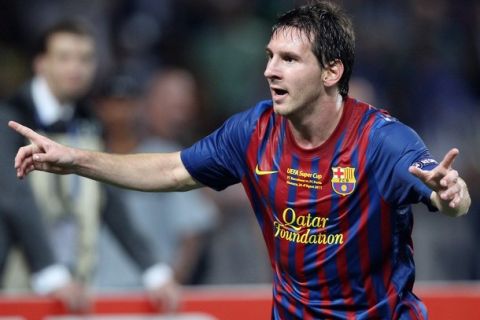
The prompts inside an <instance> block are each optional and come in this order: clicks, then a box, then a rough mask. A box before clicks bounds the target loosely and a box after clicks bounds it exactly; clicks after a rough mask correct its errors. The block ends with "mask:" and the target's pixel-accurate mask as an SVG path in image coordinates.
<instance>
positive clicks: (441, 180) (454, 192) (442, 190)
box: [409, 149, 471, 217]
mask: <svg viewBox="0 0 480 320" xmlns="http://www.w3.org/2000/svg"><path fill="white" fill-rule="evenodd" d="M458 154H459V151H458V149H451V150H450V151H449V152H447V154H446V155H445V157H444V158H443V160H442V162H440V164H439V165H438V166H437V167H436V168H435V169H433V170H431V171H425V170H421V169H420V168H416V167H410V169H409V170H410V172H411V173H412V174H413V175H415V176H416V177H417V178H418V179H420V180H421V181H422V182H423V183H424V184H425V185H426V186H427V187H429V188H430V189H431V190H432V194H431V195H430V200H431V201H432V203H433V205H435V206H436V207H437V208H438V210H440V211H441V212H442V213H444V214H446V215H449V216H453V217H457V216H461V215H464V214H466V213H467V211H468V209H469V208H470V204H471V199H470V194H469V193H468V188H467V184H466V183H465V181H464V180H463V179H462V178H460V177H459V175H458V172H457V171H456V170H454V169H452V163H453V160H455V158H456V157H457V155H458Z"/></svg>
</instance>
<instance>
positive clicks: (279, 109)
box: [273, 102, 291, 116]
mask: <svg viewBox="0 0 480 320" xmlns="http://www.w3.org/2000/svg"><path fill="white" fill-rule="evenodd" d="M273 111H274V112H275V113H276V114H278V115H281V116H287V115H289V114H290V113H291V110H290V108H289V107H288V106H286V105H284V104H280V105H279V104H276V103H275V102H273Z"/></svg>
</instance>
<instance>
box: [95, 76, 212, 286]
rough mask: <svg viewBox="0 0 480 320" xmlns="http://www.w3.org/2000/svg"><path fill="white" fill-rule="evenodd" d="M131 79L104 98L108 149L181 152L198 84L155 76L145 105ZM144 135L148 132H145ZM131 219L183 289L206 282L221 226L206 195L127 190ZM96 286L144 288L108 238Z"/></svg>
mask: <svg viewBox="0 0 480 320" xmlns="http://www.w3.org/2000/svg"><path fill="white" fill-rule="evenodd" d="M138 97H139V90H138V88H137V87H136V84H135V82H134V80H133V79H132V78H129V77H126V76H119V77H116V78H115V80H114V81H112V82H110V83H109V85H107V89H106V90H104V91H103V92H102V93H101V97H100V99H99V103H98V109H97V110H98V114H99V117H100V119H101V120H102V122H103V124H104V127H105V141H106V142H107V148H108V150H109V151H111V152H114V153H131V152H136V153H137V152H139V153H147V152H170V151H177V150H179V149H181V146H180V145H179V141H184V140H185V139H186V138H187V139H188V135H189V134H190V133H191V132H192V131H193V130H192V129H193V128H192V125H193V123H194V120H195V119H196V117H197V116H198V107H199V105H198V103H199V102H198V92H197V84H196V82H195V79H194V78H193V76H192V75H191V74H190V73H189V72H188V71H186V70H183V69H178V68H171V69H170V68H168V69H165V70H162V71H159V72H156V73H155V74H154V76H153V78H152V80H151V81H150V83H149V85H148V88H147V92H146V93H145V99H144V101H142V102H143V104H142V105H139V99H138ZM141 129H143V130H141ZM122 194H123V196H122V197H123V198H124V199H125V200H126V203H127V204H128V208H129V209H130V210H129V211H130V218H131V219H132V221H133V222H134V223H135V224H136V225H137V226H138V228H139V229H140V230H142V233H143V234H146V235H148V237H149V238H150V239H153V240H154V241H153V243H152V246H153V248H154V250H155V253H156V254H157V255H158V256H159V257H161V260H162V261H166V262H168V263H169V264H170V265H172V266H173V269H174V272H175V275H176V276H177V279H178V280H179V281H180V282H181V283H184V284H197V283H200V282H203V280H204V274H205V271H206V270H205V268H206V267H207V266H206V265H205V263H206V262H207V261H206V260H205V258H207V255H206V249H207V247H206V246H207V243H208V241H207V240H208V236H209V234H210V233H211V232H212V230H213V227H214V226H215V224H216V220H217V208H216V207H215V205H214V204H213V203H212V201H211V200H209V199H208V198H207V197H206V196H205V195H204V194H203V192H202V191H199V190H196V191H190V192H188V193H160V194H159V193H145V192H136V191H127V190H122ZM101 252H102V255H101V259H102V260H101V263H100V268H99V270H98V271H99V272H98V274H97V281H96V282H97V285H98V286H101V287H117V288H118V287H119V286H123V287H126V286H131V287H136V286H138V285H139V281H138V280H139V279H138V276H137V277H135V273H134V272H132V268H131V267H130V266H129V265H128V263H126V262H125V259H124V258H123V257H122V256H121V255H119V254H118V251H116V250H115V248H113V247H112V244H111V242H110V241H109V238H108V236H107V237H105V238H104V241H103V242H102V248H101Z"/></svg>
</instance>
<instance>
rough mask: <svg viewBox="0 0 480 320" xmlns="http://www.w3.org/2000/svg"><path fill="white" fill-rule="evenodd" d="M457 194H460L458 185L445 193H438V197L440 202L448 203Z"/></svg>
mask: <svg viewBox="0 0 480 320" xmlns="http://www.w3.org/2000/svg"><path fill="white" fill-rule="evenodd" d="M459 193H460V186H459V185H458V184H455V185H453V186H451V187H450V188H448V189H447V190H445V191H440V193H439V195H440V198H441V199H442V200H445V201H450V200H453V198H455V196H456V195H458V194H459Z"/></svg>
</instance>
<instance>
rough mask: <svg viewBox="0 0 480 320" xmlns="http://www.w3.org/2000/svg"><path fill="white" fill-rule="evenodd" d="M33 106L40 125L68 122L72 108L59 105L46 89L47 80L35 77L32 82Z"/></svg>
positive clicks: (66, 105) (47, 88)
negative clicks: (60, 121) (59, 121)
mask: <svg viewBox="0 0 480 320" xmlns="http://www.w3.org/2000/svg"><path fill="white" fill-rule="evenodd" d="M32 97H33V104H34V105H35V109H36V111H37V115H38V118H39V120H40V123H42V124H43V125H46V126H48V125H51V124H53V123H54V122H56V121H58V120H66V121H68V120H70V119H71V118H72V117H73V111H74V108H73V106H72V105H71V104H68V103H66V104H61V103H60V102H59V101H58V99H57V98H56V97H55V96H54V95H53V93H52V91H51V90H50V88H49V87H48V83H47V80H46V79H45V78H43V77H41V76H36V77H35V78H34V79H33V80H32Z"/></svg>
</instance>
